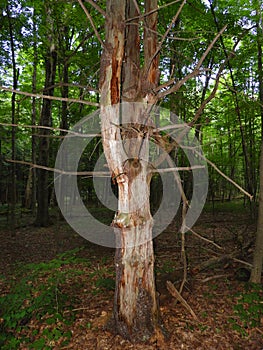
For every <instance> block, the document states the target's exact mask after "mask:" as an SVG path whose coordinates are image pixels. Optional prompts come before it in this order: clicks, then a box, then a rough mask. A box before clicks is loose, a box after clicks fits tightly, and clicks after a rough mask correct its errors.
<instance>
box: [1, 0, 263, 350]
mask: <svg viewBox="0 0 263 350" xmlns="http://www.w3.org/2000/svg"><path fill="white" fill-rule="evenodd" d="M109 2H111V1H109ZM106 3H107V2H106V1H103V0H102V1H92V0H86V1H80V0H79V1H73V0H72V1H70V0H68V1H67V0H63V1H53V0H47V1H37V0H34V1H33V0H32V1H27V0H25V1H23V0H17V1H16V0H10V1H7V0H2V1H1V3H0V62H1V65H0V242H1V243H0V248H1V254H0V263H1V265H0V348H1V349H78V350H80V349H101V350H104V349H200V350H203V349H224V350H225V349H229V350H230V349H233V350H238V349H240V350H241V349H242V350H244V349H255V350H260V349H262V348H263V290H262V280H261V269H262V256H263V252H262V237H263V234H262V225H261V224H262V217H263V212H262V213H261V210H262V211H263V207H262V208H261V205H259V202H260V198H261V197H260V190H261V188H262V186H263V180H261V181H260V178H262V176H263V173H262V172H263V161H262V160H260V156H261V154H262V153H261V148H262V135H263V127H262V125H263V68H262V67H263V66H262V46H263V20H262V10H263V9H262V4H261V1H260V0H253V1H248V0H246V1H243V0H238V1H232V0H231V1H224V0H220V1H215V0H213V1H212V0H209V1H201V0H199V1H198V0H193V1H165V0H163V1H158V11H157V12H158V23H157V24H156V25H157V30H156V32H155V34H156V38H157V43H158V45H157V46H158V57H159V58H158V60H159V68H158V73H159V78H158V86H157V87H155V88H154V89H153V91H152V92H151V93H152V95H153V96H157V95H158V96H159V100H158V105H160V107H161V108H164V109H166V110H167V111H170V112H171V114H170V113H167V115H165V116H164V115H163V114H160V116H159V119H158V118H156V120H155V123H156V126H157V128H159V129H160V130H161V129H162V128H163V129H164V130H165V128H166V127H168V126H169V125H170V126H171V125H173V124H174V123H176V120H174V119H173V118H174V115H176V116H178V117H179V119H180V120H181V121H183V122H184V123H186V125H188V126H190V127H191V128H192V131H193V134H194V135H195V137H196V139H197V140H198V141H199V143H200V144H201V146H202V150H203V153H204V156H205V157H206V158H207V160H208V173H209V189H208V195H207V201H206V204H205V207H204V210H203V212H202V214H201V216H200V218H199V219H198V221H197V222H196V224H195V226H194V227H193V228H192V230H189V231H188V232H186V234H185V236H184V235H181V233H180V226H181V223H182V217H181V214H182V211H183V201H182V203H181V206H180V208H179V210H178V213H174V215H175V217H174V220H173V221H172V222H171V224H170V225H169V227H168V228H167V229H166V230H165V231H164V232H163V233H162V234H161V235H159V236H158V237H157V238H156V239H155V240H154V251H155V269H154V271H155V278H156V289H157V294H158V303H159V308H160V311H161V319H162V322H161V323H162V327H163V329H164V331H163V333H164V338H158V337H157V338H156V339H155V340H150V341H149V342H147V343H146V345H145V344H144V345H141V344H133V343H132V342H130V341H129V340H127V339H123V338H122V337H121V336H120V335H118V334H114V333H113V332H112V330H110V331H109V330H108V329H107V327H106V328H105V325H106V324H107V323H108V322H109V320H110V318H111V315H112V304H113V299H114V290H115V287H116V282H115V278H116V276H115V269H114V250H113V249H111V248H106V247H100V246H97V245H95V244H92V243H90V242H89V241H86V240H85V239H83V238H82V237H81V236H79V235H78V234H77V233H76V232H74V231H73V229H72V228H71V227H70V226H69V225H68V224H67V222H66V221H65V220H64V218H63V216H62V215H61V213H60V209H59V207H58V205H57V199H56V196H55V190H54V167H55V161H56V155H57V152H58V149H59V147H60V145H61V142H62V141H63V139H64V138H65V136H66V135H67V133H68V131H69V130H70V129H71V128H72V127H74V125H75V124H76V123H77V122H79V121H80V120H82V119H83V118H85V117H87V116H89V115H90V114H92V113H93V112H95V111H96V110H98V108H99V107H100V103H101V102H100V98H101V95H100V89H99V81H100V79H101V77H100V70H101V57H102V53H103V48H104V44H103V43H104V41H105V40H106V39H107V38H106V34H105V27H107V21H106V25H105V17H107V16H106V11H107V10H108V9H106ZM113 3H114V1H113ZM133 3H134V4H136V6H137V7H136V6H135V7H136V11H137V12H138V13H140V16H139V20H140V22H141V23H143V25H146V24H147V18H148V17H147V16H148V15H149V14H147V12H145V4H147V3H148V2H147V1H145V3H144V2H142V3H140V2H139V1H134V2H133ZM143 14H144V15H143ZM134 18H135V20H136V16H135V17H134ZM134 18H131V19H128V20H126V25H127V26H129V25H130V26H132V21H133V20H134ZM129 23H130V24H129ZM139 32H140V35H141V36H142V37H144V38H145V36H146V34H145V32H143V29H139ZM157 33H158V35H157ZM218 33H220V35H219V34H218ZM215 38H216V39H217V40H215ZM140 45H141V47H140V50H141V51H143V49H144V47H143V45H142V44H140ZM131 51H132V50H131ZM131 55H132V53H131ZM126 58H127V57H126ZM145 60H146V58H145ZM124 61H125V60H124ZM140 64H141V66H143V64H144V62H141V63H140ZM181 82H182V83H181ZM168 90H169V94H168ZM98 125H100V121H99V120H97V121H96V125H94V126H93V125H91V127H90V132H91V133H92V131H93V130H97V127H98ZM160 140H161V142H162V143H161V146H162V147H164V148H165V149H166V151H167V152H168V153H169V155H170V156H171V157H172V158H173V160H174V161H175V163H176V166H178V167H186V166H188V165H189V164H188V161H187V159H186V155H185V153H184V151H183V150H181V149H176V150H175V149H174V148H173V147H172V148H170V149H169V142H170V141H171V139H169V135H168V136H167V134H166V133H164V132H162V131H160ZM102 154H103V145H102V141H101V135H99V134H98V135H96V136H95V137H93V138H92V141H91V142H90V143H89V144H88V146H87V147H86V149H85V151H84V152H83V154H82V156H81V159H80V162H79V166H78V171H79V172H93V171H94V167H95V165H96V163H97V161H98V159H99V158H100V156H101V155H102ZM260 163H262V164H261V165H260ZM107 170H109V169H108V168H107V166H106V165H105V171H107ZM180 177H181V184H182V189H183V191H184V193H185V195H186V197H187V198H189V199H191V193H192V190H193V188H192V187H193V183H192V176H191V171H190V170H185V171H181V172H180ZM78 186H79V192H80V194H81V198H82V200H83V202H84V204H85V206H86V207H87V208H88V210H89V211H90V212H91V213H92V215H94V217H96V218H97V219H98V220H100V221H101V222H103V223H105V224H107V225H111V223H112V220H113V218H114V214H115V213H114V211H113V210H110V209H108V208H107V207H106V206H105V205H103V204H102V203H101V201H100V199H99V198H98V196H97V195H96V192H95V189H94V184H93V177H92V175H87V174H86V175H79V176H78ZM150 189H151V194H150V205H151V213H152V215H153V214H154V213H155V212H156V211H157V210H158V207H159V205H160V202H161V200H162V182H161V179H160V176H159V175H158V173H156V174H154V175H153V176H152V179H151V184H150ZM112 190H113V191H114V193H116V196H117V192H118V190H117V185H116V183H114V181H113V182H112ZM104 191H105V193H103V197H104V198H107V195H108V191H109V188H107V187H105V189H104ZM261 191H262V190H261ZM67 205H68V213H69V214H70V211H72V214H74V202H72V203H67ZM168 207H169V200H167V208H168ZM260 218H261V219H260ZM88 229H89V228H88V227H87V230H88ZM256 237H257V241H256ZM260 237H261V238H260ZM255 247H257V249H255ZM258 264H259V265H260V266H258ZM255 266H256V272H255ZM253 269H254V270H253ZM251 270H253V271H254V272H253V273H254V275H253V276H254V277H253V278H252V277H251ZM258 271H259V272H258ZM256 274H259V275H260V278H259V279H258V278H257V279H256V277H255V276H256ZM167 281H168V283H167ZM254 282H256V283H254ZM171 285H172V286H171ZM142 341H143V339H142Z"/></svg>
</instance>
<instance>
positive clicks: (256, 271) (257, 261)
mask: <svg viewBox="0 0 263 350" xmlns="http://www.w3.org/2000/svg"><path fill="white" fill-rule="evenodd" d="M257 12H258V14H260V6H259V10H257ZM262 25H263V23H260V21H259V22H258V23H257V39H258V77H259V102H260V115H261V138H262V141H261V153H260V167H259V176H260V178H259V183H260V186H259V207H258V223H257V235H256V244H255V250H254V257H253V268H252V272H251V276H250V282H252V283H261V274H262V264H263V65H262V56H263V55H262V43H263V34H262Z"/></svg>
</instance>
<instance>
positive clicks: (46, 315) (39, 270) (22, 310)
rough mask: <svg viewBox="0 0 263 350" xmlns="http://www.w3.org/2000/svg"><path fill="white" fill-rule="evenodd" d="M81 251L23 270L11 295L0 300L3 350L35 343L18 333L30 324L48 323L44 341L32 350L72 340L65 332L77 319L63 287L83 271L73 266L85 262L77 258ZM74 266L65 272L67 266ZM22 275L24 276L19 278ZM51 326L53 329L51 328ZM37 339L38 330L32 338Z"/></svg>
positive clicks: (72, 301)
mask: <svg viewBox="0 0 263 350" xmlns="http://www.w3.org/2000/svg"><path fill="white" fill-rule="evenodd" d="M77 252H78V250H73V251H70V252H66V253H64V254H61V255H60V256H58V258H56V259H53V260H51V261H50V262H47V263H39V264H29V265H26V266H25V267H21V269H20V270H19V272H18V274H17V276H16V277H15V278H14V279H13V281H11V284H10V292H9V293H8V294H6V295H4V296H2V297H1V299H0V310H1V323H0V330H1V333H0V347H1V349H3V350H7V349H8V350H9V349H17V348H18V346H19V344H20V343H23V342H26V343H27V342H28V343H29V344H30V343H31V342H32V341H31V340H27V339H24V338H23V337H22V338H21V336H19V337H18V334H21V333H23V329H27V328H28V327H29V324H30V322H31V321H33V320H34V321H35V322H40V323H43V322H45V324H46V327H45V330H44V331H43V333H42V335H41V338H38V337H37V339H36V340H35V341H34V342H33V343H32V345H31V347H30V348H32V349H42V348H43V349H48V347H46V346H45V344H46V343H48V342H49V343H50V342H51V341H57V340H58V339H60V338H63V339H64V338H65V339H64V341H67V340H68V339H69V338H70V335H71V334H70V333H69V332H68V331H65V330H64V328H66V326H67V325H69V324H70V323H71V322H72V321H73V319H74V317H73V315H72V314H71V313H69V312H68V313H66V314H64V313H63V311H64V310H65V309H67V310H70V308H71V307H72V305H73V303H74V297H72V295H70V297H69V295H68V294H67V292H65V290H64V288H63V284H64V283H66V281H67V280H68V279H70V278H73V277H74V276H78V275H80V274H82V273H83V272H82V271H81V270H79V269H76V268H74V264H77V263H80V262H83V259H79V258H77V257H76V253H77ZM69 264H70V265H71V266H70V268H67V269H63V266H64V265H69ZM20 276H21V277H20ZM49 326H50V328H49ZM35 336H37V331H35V333H34V334H32V338H34V337H35Z"/></svg>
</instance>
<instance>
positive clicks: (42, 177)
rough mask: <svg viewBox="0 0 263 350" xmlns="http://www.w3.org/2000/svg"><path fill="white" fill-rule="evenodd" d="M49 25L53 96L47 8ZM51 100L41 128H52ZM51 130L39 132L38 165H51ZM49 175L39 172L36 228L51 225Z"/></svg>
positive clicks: (52, 65) (48, 80)
mask: <svg viewBox="0 0 263 350" xmlns="http://www.w3.org/2000/svg"><path fill="white" fill-rule="evenodd" d="M47 25H48V26H49V29H50V34H49V42H50V47H49V49H48V51H47V54H46V58H45V75H46V77H45V88H44V94H46V95H50V96H53V94H54V83H55V76H56V62H57V52H56V47H55V45H54V43H53V33H52V28H53V22H52V20H51V16H50V9H49V8H47ZM51 105H52V103H51V100H49V99H43V105H42V110H41V116H40V123H39V124H40V126H47V127H51V126H52V113H51ZM49 136H50V130H49V129H44V128H41V129H40V131H39V149H38V164H39V165H42V166H48V165H49V151H50V147H49V146H50V144H49V143H50V140H49ZM48 179H49V174H48V171H46V170H43V169H38V170H37V216H36V221H35V224H36V226H48V225H49V223H50V222H49V181H48Z"/></svg>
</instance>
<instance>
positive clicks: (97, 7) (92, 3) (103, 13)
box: [85, 0, 106, 17]
mask: <svg viewBox="0 0 263 350" xmlns="http://www.w3.org/2000/svg"><path fill="white" fill-rule="evenodd" d="M85 1H86V2H88V3H89V4H90V5H91V6H92V7H94V8H95V9H96V10H97V11H98V12H99V13H100V14H102V16H104V17H106V12H105V11H104V10H103V9H102V8H101V7H100V6H99V5H97V4H96V3H95V2H94V1H92V0H85Z"/></svg>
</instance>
